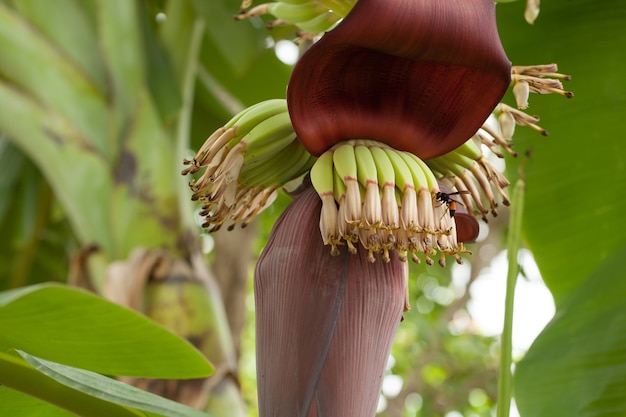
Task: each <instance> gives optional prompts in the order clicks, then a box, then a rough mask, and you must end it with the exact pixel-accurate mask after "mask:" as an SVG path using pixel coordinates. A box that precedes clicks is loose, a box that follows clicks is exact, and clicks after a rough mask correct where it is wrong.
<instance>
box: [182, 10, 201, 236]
mask: <svg viewBox="0 0 626 417" xmlns="http://www.w3.org/2000/svg"><path fill="white" fill-rule="evenodd" d="M204 27H205V23H204V20H202V19H199V18H198V19H196V20H195V22H194V25H193V30H192V32H191V38H190V40H189V54H188V56H187V64H186V66H185V73H184V75H183V87H182V90H183V106H182V108H181V110H180V114H179V116H178V126H177V129H176V162H177V164H176V172H175V175H176V176H177V177H178V178H179V182H180V186H179V187H178V190H179V192H178V194H177V196H178V209H179V211H180V216H181V221H182V224H183V227H184V228H185V229H192V228H193V227H194V222H193V217H192V212H193V208H192V205H191V195H190V190H189V187H187V182H186V180H185V178H184V177H183V176H182V175H180V170H181V168H182V161H183V159H184V158H185V154H186V153H187V151H188V149H189V143H190V137H191V118H192V111H193V99H194V88H195V84H196V76H197V71H198V55H199V53H200V47H201V45H202V37H203V34H204Z"/></svg>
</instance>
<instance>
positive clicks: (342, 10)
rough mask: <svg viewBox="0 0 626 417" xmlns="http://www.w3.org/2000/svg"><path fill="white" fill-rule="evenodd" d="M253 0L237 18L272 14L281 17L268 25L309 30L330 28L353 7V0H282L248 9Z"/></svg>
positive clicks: (243, 7) (246, 4)
mask: <svg viewBox="0 0 626 417" xmlns="http://www.w3.org/2000/svg"><path fill="white" fill-rule="evenodd" d="M250 3H251V2H250V1H244V3H243V4H242V5H241V11H240V12H239V14H238V15H236V16H235V19H237V20H241V19H248V18H251V17H255V16H261V15H265V14H271V15H273V16H275V17H276V18H277V20H274V21H272V22H270V23H269V24H268V27H275V26H279V25H295V26H297V27H299V28H300V29H301V30H302V31H304V32H306V33H308V34H313V35H315V34H319V33H323V32H326V31H328V30H330V29H331V28H332V27H333V26H334V25H335V24H336V23H337V22H338V21H339V20H340V19H341V18H343V17H344V16H345V15H346V14H347V13H348V12H349V11H350V9H351V8H352V6H353V4H354V1H350V0H279V1H274V2H270V3H263V4H259V5H258V6H255V7H252V8H251V9H248V7H249V6H250ZM246 9H248V10H246Z"/></svg>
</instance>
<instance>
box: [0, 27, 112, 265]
mask: <svg viewBox="0 0 626 417" xmlns="http://www.w3.org/2000/svg"><path fill="white" fill-rule="evenodd" d="M0 26H1V25H0ZM0 102H3V103H10V105H6V106H4V107H3V109H2V112H0V129H2V130H3V131H4V132H5V133H6V134H7V136H8V137H10V138H11V140H14V141H15V143H16V145H17V146H18V147H20V149H21V150H22V151H23V152H24V153H25V154H27V155H28V156H29V157H30V158H31V159H32V160H33V162H34V163H35V164H37V166H38V167H39V169H40V170H41V171H42V173H43V175H44V176H45V177H46V179H47V181H48V182H49V184H50V186H51V187H52V188H53V190H54V193H55V195H56V197H57V198H58V199H59V201H60V202H61V203H62V204H63V207H64V209H65V211H66V213H67V215H68V218H69V219H70V221H71V223H72V226H73V228H74V231H75V233H76V234H77V235H78V236H79V238H80V239H81V240H82V241H83V242H86V243H93V242H97V243H98V245H99V246H100V247H101V248H102V250H103V251H105V252H106V253H109V254H111V253H113V247H114V246H113V241H112V239H111V231H110V225H109V219H110V208H109V205H108V204H106V202H108V196H110V194H111V191H110V190H111V186H112V184H111V181H112V179H111V177H110V169H109V167H108V166H107V165H106V161H105V160H104V159H103V158H102V155H100V154H99V153H98V152H96V151H95V150H94V149H93V148H91V147H90V146H89V144H87V143H85V142H84V139H83V138H82V137H81V136H80V134H79V133H77V132H76V130H74V129H73V128H72V126H71V125H69V124H68V122H67V121H66V120H65V119H63V118H61V117H59V115H58V114H56V113H53V112H51V111H46V110H45V109H43V108H42V107H41V106H40V105H39V104H38V103H37V102H36V101H34V100H33V99H32V98H29V97H28V96H26V95H24V94H22V93H21V92H20V91H18V90H16V89H15V87H14V86H12V85H10V84H7V83H3V82H2V81H0ZM94 195H97V196H104V197H105V198H103V197H99V198H95V197H94ZM101 199H103V200H104V201H99V200H101Z"/></svg>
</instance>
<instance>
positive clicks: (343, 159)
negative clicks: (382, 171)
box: [333, 143, 361, 223]
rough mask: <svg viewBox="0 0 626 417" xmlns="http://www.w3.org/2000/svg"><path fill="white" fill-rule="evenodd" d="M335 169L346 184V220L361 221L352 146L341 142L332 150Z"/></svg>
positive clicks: (356, 173)
mask: <svg viewBox="0 0 626 417" xmlns="http://www.w3.org/2000/svg"><path fill="white" fill-rule="evenodd" d="M333 164H334V167H335V170H336V171H337V173H338V174H339V176H340V177H341V178H342V179H343V182H344V184H346V218H345V220H346V222H348V223H352V222H360V221H361V191H360V190H359V181H358V172H357V163H356V156H355V154H354V146H353V145H352V144H350V143H341V144H339V146H337V147H336V148H335V150H334V152H333Z"/></svg>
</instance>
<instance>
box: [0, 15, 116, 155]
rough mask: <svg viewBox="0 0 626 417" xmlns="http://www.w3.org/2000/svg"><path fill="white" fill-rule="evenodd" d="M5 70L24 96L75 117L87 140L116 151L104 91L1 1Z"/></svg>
mask: <svg viewBox="0 0 626 417" xmlns="http://www.w3.org/2000/svg"><path fill="white" fill-rule="evenodd" d="M67 26H68V27H70V28H71V27H73V26H72V25H67ZM80 35H81V34H80V32H76V33H75V36H80ZM92 48H94V49H97V48H98V45H97V44H94V45H92ZM42 68H45V71H42V70H41V69H42ZM0 73H1V74H2V75H3V76H4V77H5V78H6V79H7V80H10V81H12V82H13V83H14V84H15V86H17V87H19V88H22V89H24V90H25V92H26V93H24V95H29V96H32V97H35V98H36V99H37V100H38V101H40V102H41V103H43V104H44V105H45V106H47V107H49V108H52V109H55V111H56V112H58V113H59V114H60V115H62V116H63V117H65V118H67V119H68V120H71V121H72V123H73V124H74V126H75V127H76V129H77V131H78V132H80V137H81V140H82V141H83V142H88V144H89V145H90V146H92V147H93V148H95V149H96V150H97V151H98V152H99V153H100V154H101V155H102V156H104V157H106V158H108V157H110V156H111V155H112V153H113V149H112V147H111V143H109V142H108V141H107V131H108V129H107V126H108V112H107V106H106V102H105V98H104V97H103V95H102V92H101V91H98V89H97V87H96V86H95V84H93V82H92V81H91V80H90V79H89V78H88V77H87V76H86V74H85V73H84V72H83V71H82V69H81V68H80V67H78V66H77V65H76V63H75V62H74V61H72V60H70V59H69V57H68V56H66V55H64V54H61V52H60V49H59V48H58V47H57V46H56V45H55V44H53V43H51V42H50V40H49V39H48V38H46V37H45V35H44V34H42V33H41V32H38V31H37V30H35V28H34V27H33V26H32V25H31V24H30V23H29V22H27V21H26V20H24V18H23V17H22V16H19V15H17V14H16V13H15V12H14V11H12V10H10V9H8V8H7V7H6V6H4V5H2V4H0ZM77 103H80V105H77ZM31 120H37V119H31Z"/></svg>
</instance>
